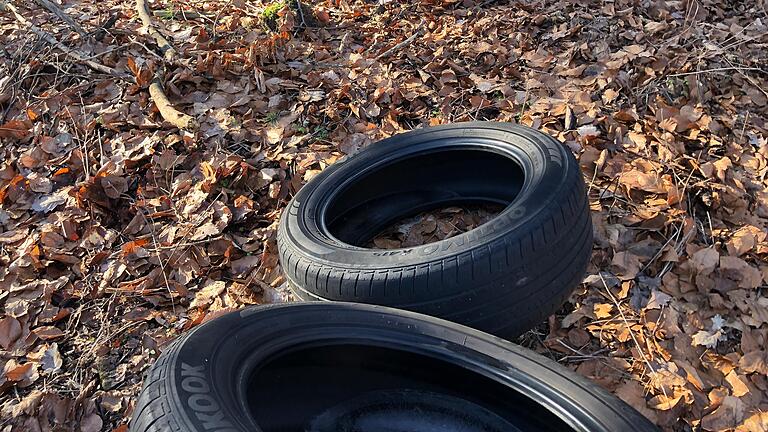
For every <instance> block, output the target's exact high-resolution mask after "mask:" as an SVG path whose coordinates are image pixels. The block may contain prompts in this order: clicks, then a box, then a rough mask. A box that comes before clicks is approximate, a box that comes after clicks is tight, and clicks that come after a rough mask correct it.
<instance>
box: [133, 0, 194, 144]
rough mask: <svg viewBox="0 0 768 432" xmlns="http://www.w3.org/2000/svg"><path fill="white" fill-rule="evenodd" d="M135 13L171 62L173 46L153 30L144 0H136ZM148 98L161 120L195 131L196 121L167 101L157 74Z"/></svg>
mask: <svg viewBox="0 0 768 432" xmlns="http://www.w3.org/2000/svg"><path fill="white" fill-rule="evenodd" d="M136 12H138V14H139V18H141V23H142V24H143V26H144V28H145V29H146V30H147V33H149V34H150V36H152V37H153V38H154V39H155V42H156V43H157V46H158V47H159V48H160V51H162V53H163V58H165V60H166V61H167V62H169V63H171V62H173V61H174V60H175V59H176V50H175V49H173V46H171V44H170V42H168V39H166V38H165V36H163V35H162V34H160V32H159V31H157V29H155V26H154V25H153V24H152V16H151V13H150V10H149V8H148V7H147V1H146V0H136ZM149 97H151V98H152V102H154V103H155V105H156V106H157V109H158V111H160V116H161V117H163V120H165V121H167V122H168V123H170V124H172V125H174V126H176V127H177V128H179V129H187V130H195V129H197V127H198V124H197V121H195V119H194V118H193V117H192V116H190V115H187V114H184V113H183V112H181V111H179V110H177V109H176V108H174V107H173V105H172V104H171V101H169V100H168V96H167V95H166V94H165V90H163V85H162V80H161V79H160V75H159V73H158V74H155V77H154V79H152V82H151V83H150V84H149Z"/></svg>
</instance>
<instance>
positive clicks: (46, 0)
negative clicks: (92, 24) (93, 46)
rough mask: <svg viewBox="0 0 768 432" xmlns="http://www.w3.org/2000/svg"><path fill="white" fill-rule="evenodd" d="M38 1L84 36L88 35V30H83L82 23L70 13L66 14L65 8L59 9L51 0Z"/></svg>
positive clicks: (37, 0)
mask: <svg viewBox="0 0 768 432" xmlns="http://www.w3.org/2000/svg"><path fill="white" fill-rule="evenodd" d="M35 1H36V2H37V3H39V4H40V5H41V6H43V7H44V8H46V9H48V10H49V11H50V12H51V13H52V14H54V15H56V16H57V17H59V19H60V20H62V21H64V22H65V23H67V24H68V25H69V26H70V27H72V29H73V30H74V31H76V32H77V34H79V35H80V37H82V38H86V37H88V32H86V31H85V30H83V28H82V27H81V26H80V24H78V23H76V22H75V20H73V19H72V17H70V16H69V15H67V14H65V13H64V11H63V10H61V9H59V7H58V6H56V4H54V3H53V2H51V1H49V0H35Z"/></svg>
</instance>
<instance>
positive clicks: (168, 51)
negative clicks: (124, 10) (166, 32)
mask: <svg viewBox="0 0 768 432" xmlns="http://www.w3.org/2000/svg"><path fill="white" fill-rule="evenodd" d="M136 12H137V13H138V14H139V18H140V19H141V24H142V25H143V26H144V29H146V31H147V33H149V35H150V36H152V37H153V38H154V39H155V42H156V43H157V46H158V47H159V48H160V52H162V53H163V57H165V59H166V60H167V61H169V62H170V61H173V59H174V58H176V50H175V49H173V46H172V45H171V43H170V42H168V39H166V38H165V36H163V35H162V34H161V33H160V32H159V31H157V29H156V28H155V26H154V25H153V24H152V16H151V13H150V11H149V7H148V6H147V0H136Z"/></svg>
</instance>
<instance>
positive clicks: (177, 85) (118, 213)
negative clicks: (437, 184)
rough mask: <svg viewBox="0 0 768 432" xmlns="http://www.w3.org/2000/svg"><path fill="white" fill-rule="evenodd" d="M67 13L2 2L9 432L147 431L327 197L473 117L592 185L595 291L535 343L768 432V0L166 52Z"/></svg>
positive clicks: (217, 33)
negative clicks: (548, 149) (398, 138)
mask: <svg viewBox="0 0 768 432" xmlns="http://www.w3.org/2000/svg"><path fill="white" fill-rule="evenodd" d="M43 3H46V2H43V1H42V0H36V1H27V2H21V1H10V2H7V3H5V2H0V308H1V309H0V348H2V350H0V431H2V432H9V431H25V432H26V431H30V432H34V431H82V432H96V431H100V430H104V431H116V432H118V431H119V432H125V431H126V430H127V422H128V421H129V419H130V417H131V413H132V410H133V407H134V403H135V398H136V395H137V393H138V391H139V390H140V386H141V382H142V378H143V373H144V372H145V371H146V370H147V368H149V367H150V366H151V364H152V362H153V361H154V360H155V359H156V358H157V356H158V355H159V354H160V353H161V352H162V351H163V349H164V347H165V346H167V344H168V343H169V342H170V341H171V340H173V339H174V338H175V337H177V336H178V335H179V334H181V333H183V332H184V331H186V330H189V329H190V328H192V327H194V326H196V325H198V324H200V323H201V322H203V321H205V320H207V319H210V318H212V317H214V316H216V315H217V314H221V313H224V312H226V311H231V310H235V309H238V308H242V307H244V306H246V305H250V304H258V303H263V302H273V301H286V300H289V299H288V298H287V295H286V291H285V289H283V288H281V286H282V285H283V283H284V277H283V275H282V272H281V269H280V265H279V263H278V259H277V250H276V246H275V230H276V226H277V220H278V218H279V216H280V212H281V211H282V209H283V208H284V206H285V204H286V202H287V201H288V200H289V199H290V197H291V196H293V194H295V193H296V191H297V190H298V189H299V188H300V187H301V186H302V184H304V183H305V182H306V181H308V180H309V179H310V178H312V176H314V175H315V174H317V173H318V172H319V171H320V170H322V169H323V168H325V167H327V166H329V165H330V164H332V163H334V161H336V160H337V159H338V158H340V157H342V156H343V155H345V154H351V153H354V152H355V151H357V150H358V149H359V148H361V147H364V146H366V145H369V144H370V143H372V142H374V141H376V140H379V139H381V138H385V137H388V136H391V135H393V134H397V133H399V132H403V131H407V130H411V129H414V128H418V127H424V126H427V125H437V124H445V123H453V122H461V121H469V120H497V121H504V122H515V123H520V124H524V125H528V126H532V127H534V128H536V129H539V130H540V131H542V132H544V133H547V134H550V135H551V136H553V137H555V138H556V139H558V140H560V141H561V142H562V143H563V145H565V146H567V147H568V148H570V149H571V150H572V151H573V153H574V154H575V155H576V156H577V158H579V161H580V165H581V167H582V169H583V173H584V178H585V181H586V183H587V184H588V193H589V199H590V203H591V209H592V212H593V219H594V225H595V244H594V249H593V253H592V259H591V263H590V265H589V269H588V274H587V276H586V278H585V280H584V283H583V284H582V285H581V286H580V287H579V288H578V289H577V290H576V291H575V292H574V294H573V295H572V297H571V299H570V301H569V303H568V304H567V305H566V306H565V307H564V308H563V309H562V310H561V311H560V313H558V314H556V315H554V316H552V317H550V318H549V319H548V320H547V322H544V323H542V324H541V325H540V326H539V327H538V328H537V329H534V330H532V331H530V332H528V333H526V334H525V335H524V336H523V337H522V338H521V339H520V340H519V341H518V342H519V343H521V344H523V345H525V346H527V347H529V348H531V349H533V350H536V351H537V352H539V353H542V354H544V355H546V356H548V357H550V358H553V359H555V360H557V361H558V362H560V363H561V364H563V365H564V366H566V367H568V368H571V369H573V370H575V371H576V372H578V373H579V374H581V375H583V376H586V377H588V378H590V379H592V380H594V381H596V382H597V383H599V384H600V385H601V386H603V387H604V388H606V389H608V390H609V391H611V392H612V393H614V394H616V395H617V396H618V397H620V398H622V399H623V400H625V401H627V402H628V403H630V404H631V405H632V406H634V407H635V408H636V409H638V410H640V411H641V412H642V413H643V414H644V415H645V416H647V417H648V418H649V419H651V420H652V421H654V422H655V423H657V424H658V425H660V426H661V427H662V428H663V429H664V430H666V431H694V430H695V431H699V430H703V431H729V430H737V431H767V430H768V411H767V410H768V397H766V395H768V347H767V343H768V291H767V290H766V288H768V285H766V281H767V280H768V263H767V262H766V258H767V257H768V240H766V237H767V236H768V189H767V186H768V180H767V179H766V174H767V173H768V124H767V123H766V122H767V121H768V92H767V90H768V70H766V68H768V66H767V65H768V26H767V25H768V11H767V9H768V5H766V3H765V0H757V1H725V0H682V1H678V0H668V1H664V0H654V1H650V0H581V1H567V0H549V1H543V0H530V1H505V0H500V1H493V0H491V1H477V0H474V1H473V0H444V1H438V0H432V1H428V0H423V1H408V2H405V1H403V2H400V1H384V0H382V1H379V2H375V1H364V0H356V1H355V0H315V1H308V0H303V1H302V4H303V7H301V8H298V7H296V6H294V4H293V3H294V2H293V1H291V2H290V4H289V5H288V6H287V7H282V6H281V5H277V6H275V5H270V4H268V3H266V2H264V3H262V2H260V1H249V0H226V1H217V0H210V1H198V0H190V1H185V2H175V1H169V0H158V1H154V2H151V3H149V7H150V9H151V11H154V13H152V14H151V15H150V17H151V19H152V20H153V21H154V23H153V27H151V28H149V30H150V31H148V28H147V27H146V26H145V25H143V24H142V21H141V20H140V19H139V18H140V17H139V15H138V14H137V9H136V4H135V2H134V1H115V0H103V1H98V2H97V1H90V0H85V1H73V0H66V1H64V2H63V3H62V2H54V6H55V7H56V8H58V10H60V11H63V12H64V13H65V14H66V15H67V16H68V17H71V18H72V21H71V23H67V22H65V21H64V20H62V18H61V17H59V16H57V15H55V14H53V13H52V12H51V10H50V9H48V8H44V7H42V6H40V7H38V6H36V5H38V4H43ZM9 5H10V6H9ZM11 9H13V10H15V11H16V13H13V11H12V10H11ZM20 17H21V19H20ZM32 26H34V27H32ZM164 38H165V39H167V42H168V45H165V44H164V43H163V42H162V40H163V39H164ZM170 47H172V49H169V48H170ZM74 50H76V51H74ZM153 82H154V84H153ZM163 94H165V95H166V96H167V99H168V102H169V104H168V105H166V104H164V103H163V98H162V95H163ZM158 106H159V107H160V108H161V109H162V110H163V112H160V111H159V110H158ZM180 113H182V114H183V115H179V114H180ZM467 169H482V167H467ZM460 174H461V173H457V175H460ZM484 211H485V210H483V211H479V212H478V211H463V210H462V209H459V208H455V209H446V210H443V211H440V212H436V213H433V214H430V215H427V216H425V217H422V218H420V219H419V220H417V221H411V222H409V223H407V224H403V225H401V226H400V229H397V230H395V231H391V232H389V233H388V234H387V235H384V236H382V237H380V238H379V239H377V240H375V241H374V245H375V246H377V247H394V246H398V245H400V244H403V243H404V242H408V243H409V244H415V243H419V242H422V243H423V242H426V241H432V240H434V239H436V238H441V237H445V236H448V235H452V234H453V233H455V230H461V229H467V228H469V227H471V226H474V225H476V224H477V223H481V222H482V220H484V219H483V218H485V217H487V215H486V214H483V212H484ZM414 242H415V243H414Z"/></svg>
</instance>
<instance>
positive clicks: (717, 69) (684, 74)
mask: <svg viewBox="0 0 768 432" xmlns="http://www.w3.org/2000/svg"><path fill="white" fill-rule="evenodd" d="M745 70H746V71H762V69H760V68H757V67H738V66H733V67H721V68H713V69H704V70H700V71H693V72H683V73H676V74H671V75H667V76H668V77H679V76H687V75H700V74H704V73H712V72H728V71H745Z"/></svg>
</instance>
